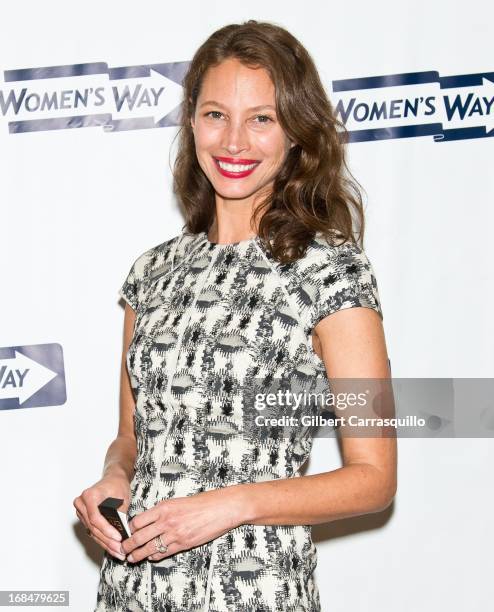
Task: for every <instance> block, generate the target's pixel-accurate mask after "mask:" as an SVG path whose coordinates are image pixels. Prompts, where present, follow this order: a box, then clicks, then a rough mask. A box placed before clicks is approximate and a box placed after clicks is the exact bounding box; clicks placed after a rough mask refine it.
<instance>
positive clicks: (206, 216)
mask: <svg viewBox="0 0 494 612" xmlns="http://www.w3.org/2000/svg"><path fill="white" fill-rule="evenodd" d="M228 58H235V59H237V60H239V61H240V62H242V63H243V64H244V65H246V66H248V67H251V68H259V67H262V68H264V69H265V70H266V71H267V72H268V74H269V75H270V77H271V80H272V81H273V84H274V87H275V92H276V93H275V96H276V112H277V116H278V121H279V122H280V125H281V127H282V129H283V130H284V132H285V134H286V135H287V136H288V138H289V139H290V140H291V141H292V142H294V143H296V144H295V146H293V147H292V148H291V149H290V151H289V153H288V154H287V157H286V159H285V162H284V164H283V165H282V167H281V168H280V170H279V173H278V175H277V176H276V178H275V180H274V184H273V190H272V193H271V194H270V195H268V196H266V197H265V198H264V199H263V200H262V202H260V204H259V206H257V207H256V208H255V210H254V213H253V217H252V218H251V221H253V220H254V221H256V223H255V225H256V226H257V225H258V232H257V233H258V235H259V238H260V239H261V241H262V243H263V245H264V247H265V248H267V249H268V250H269V251H270V253H271V255H272V256H273V257H274V259H275V260H277V261H279V262H280V263H291V262H293V261H295V260H296V259H298V258H299V257H302V256H303V255H304V253H305V250H306V248H307V246H308V244H309V243H310V241H311V240H312V239H313V238H314V236H315V234H316V232H321V233H322V234H323V235H324V236H326V237H327V238H328V239H330V240H331V242H334V239H335V237H337V238H341V242H346V241H350V242H354V243H361V242H362V241H363V234H364V210H363V203H362V196H361V193H360V189H359V187H360V185H359V183H358V182H357V181H356V180H355V178H354V177H353V176H352V174H351V173H350V171H349V169H348V166H347V163H346V159H345V145H346V144H347V143H348V133H347V131H346V128H345V126H344V124H343V123H342V122H341V121H339V119H338V118H337V117H336V115H335V113H334V111H333V107H332V105H331V102H330V101H329V99H328V97H327V95H326V92H325V90H324V87H323V85H322V83H321V80H320V78H319V74H318V72H317V69H316V66H315V64H314V61H313V59H312V58H311V56H310V55H309V53H308V52H307V50H306V49H305V48H304V47H303V45H302V44H301V43H300V42H299V41H298V40H297V39H296V38H295V37H294V36H293V35H292V34H290V33H289V32H288V31H287V30H285V29H284V28H282V27H280V26H278V25H275V24H273V23H268V22H258V21H255V20H250V21H247V22H245V23H242V24H231V25H227V26H224V27H222V28H220V29H219V30H217V31H216V32H214V33H213V34H212V35H211V36H210V37H209V38H208V39H207V40H206V41H205V42H204V43H203V44H202V45H201V46H200V47H199V49H198V50H197V51H196V53H195V55H194V57H193V59H192V61H191V63H190V65H189V69H188V71H187V74H186V75H185V77H184V80H183V87H184V99H183V103H182V108H181V122H180V125H181V127H180V130H179V133H178V136H179V145H178V151H177V156H176V159H175V163H174V168H173V176H174V184H173V186H174V191H175V194H176V195H177V197H178V199H179V202H180V204H181V206H182V208H183V212H184V217H185V226H184V227H186V228H187V230H188V231H189V232H192V233H194V234H195V233H199V232H202V231H205V232H208V231H209V228H210V227H211V224H212V222H213V221H214V216H215V210H216V207H215V194H214V189H213V186H212V185H211V183H210V181H209V179H208V178H207V176H206V175H205V174H204V172H203V171H202V168H201V167H200V166H199V162H198V160H197V156H196V152H195V144H194V134H193V131H192V127H191V124H190V118H191V117H192V116H193V115H194V113H195V107H196V102H197V99H198V96H199V92H200V88H201V83H202V80H203V78H204V75H205V73H206V71H207V70H208V68H210V67H213V66H217V65H218V64H219V63H221V62H222V61H223V60H226V59H228ZM258 215H260V220H259V224H257V216H258ZM356 232H358V238H355V233H356Z"/></svg>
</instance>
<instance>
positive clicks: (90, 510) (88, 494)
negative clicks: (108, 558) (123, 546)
mask: <svg viewBox="0 0 494 612" xmlns="http://www.w3.org/2000/svg"><path fill="white" fill-rule="evenodd" d="M81 498H82V502H83V506H84V511H83V514H84V515H85V516H86V517H87V522H88V523H89V526H90V528H91V529H92V528H93V527H94V528H97V529H99V530H100V531H101V533H103V534H104V535H105V536H106V537H108V538H112V539H113V540H116V541H117V542H120V541H121V540H122V536H121V535H120V534H119V533H118V531H117V530H116V529H115V527H112V525H110V523H109V522H108V521H107V520H106V519H105V517H104V516H103V515H102V514H101V512H100V511H99V508H98V500H97V499H96V498H95V495H94V493H93V492H92V491H91V490H88V489H86V490H85V491H84V492H83V493H82V495H81Z"/></svg>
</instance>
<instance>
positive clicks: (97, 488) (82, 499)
mask: <svg viewBox="0 0 494 612" xmlns="http://www.w3.org/2000/svg"><path fill="white" fill-rule="evenodd" d="M107 497H117V498H119V499H123V500H124V501H123V504H122V506H121V508H119V510H121V511H122V512H125V510H126V509H127V508H128V507H129V503H130V483H129V481H128V479H127V478H126V477H125V476H105V477H104V478H102V479H101V480H99V481H98V482H97V483H95V484H94V485H92V486H91V487H89V488H88V489H84V491H83V492H82V493H81V495H79V497H76V498H75V499H74V502H73V503H74V507H75V509H76V512H77V516H78V517H79V520H80V521H81V522H82V524H83V525H84V526H85V527H86V530H87V531H88V534H89V535H91V536H92V537H93V538H94V539H95V540H96V542H98V544H99V545H100V546H101V547H102V548H104V549H105V550H106V551H108V552H109V553H110V555H113V556H114V557H117V558H118V559H121V560H122V561H123V560H124V559H125V554H123V551H122V547H121V540H122V537H121V535H120V534H119V533H118V531H117V530H116V529H115V527H113V526H112V525H110V523H109V522H108V521H107V520H106V519H105V517H104V516H103V515H102V514H101V512H100V511H99V509H98V504H100V503H101V502H102V501H103V500H105V499H106V498H107Z"/></svg>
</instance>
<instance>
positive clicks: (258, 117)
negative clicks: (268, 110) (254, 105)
mask: <svg viewBox="0 0 494 612" xmlns="http://www.w3.org/2000/svg"><path fill="white" fill-rule="evenodd" d="M256 119H263V121H258V123H269V122H270V121H272V119H271V117H268V116H267V115H257V116H256Z"/></svg>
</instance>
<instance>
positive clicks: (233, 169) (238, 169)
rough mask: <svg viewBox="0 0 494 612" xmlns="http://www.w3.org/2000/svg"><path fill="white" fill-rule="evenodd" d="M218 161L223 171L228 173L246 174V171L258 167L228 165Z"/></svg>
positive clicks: (254, 165)
mask: <svg viewBox="0 0 494 612" xmlns="http://www.w3.org/2000/svg"><path fill="white" fill-rule="evenodd" d="M216 161H217V163H218V165H219V167H220V168H221V169H222V170H227V171H228V172H245V171H246V170H252V168H255V167H256V166H257V163H255V164H249V165H248V166H246V165H243V164H226V163H225V162H222V161H219V160H216Z"/></svg>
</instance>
